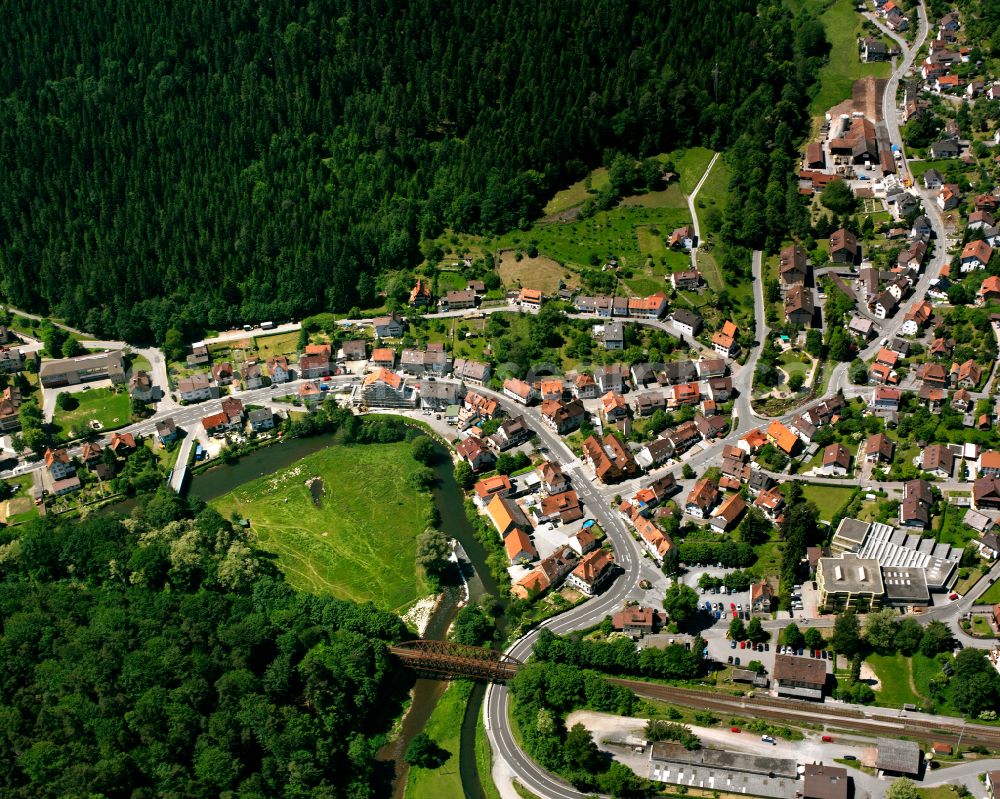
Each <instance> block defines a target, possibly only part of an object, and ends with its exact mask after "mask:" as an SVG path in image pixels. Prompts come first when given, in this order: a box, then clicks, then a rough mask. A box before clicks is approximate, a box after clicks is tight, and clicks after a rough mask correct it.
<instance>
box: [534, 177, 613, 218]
mask: <svg viewBox="0 0 1000 799" xmlns="http://www.w3.org/2000/svg"><path fill="white" fill-rule="evenodd" d="M607 185H608V170H607V169H605V168H604V167H601V168H600V169H595V170H594V171H593V172H591V173H590V189H591V191H592V192H593V194H596V193H597V192H599V191H600V190H601V189H603V188H604V187H605V186H607ZM591 191H588V190H587V178H584V179H583V180H578V181H577V182H576V183H574V184H573V185H571V186H568V187H567V188H565V189H563V190H562V191H559V192H556V194H555V196H554V197H553V198H552V199H551V200H549V201H548V203H547V204H546V205H545V208H544V209H542V210H543V212H544V213H545V215H546V216H548V215H549V214H559V213H562V212H563V211H566V210H567V209H569V208H572V207H573V206H575V205H579V204H580V203H582V202H584V201H585V200H587V199H588V198H590V197H591V196H592V194H591Z"/></svg>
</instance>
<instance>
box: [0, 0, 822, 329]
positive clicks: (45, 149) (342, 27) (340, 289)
mask: <svg viewBox="0 0 1000 799" xmlns="http://www.w3.org/2000/svg"><path fill="white" fill-rule="evenodd" d="M808 22H809V21H806V22H802V24H797V25H793V24H792V21H791V19H790V18H789V12H787V11H786V10H784V9H782V8H781V6H780V4H779V3H777V2H773V3H772V4H771V5H767V4H766V3H764V4H759V3H758V2H756V0H670V2H662V0H630V1H629V2H622V0H566V2H558V3H553V2H549V0H444V2H438V0H409V2H391V1H390V0H375V2H363V3H362V2H352V0H310V2H292V1H291V0H268V2H262V1H261V0H221V2H217V3H204V2H194V0H178V2H173V3H166V4H164V3H151V2H138V3H137V2H124V0H75V1H74V2H73V3H71V4H69V5H67V4H52V3H38V2H34V1H33V0H11V2H8V3H5V4H4V5H3V8H2V9H0V296H2V298H3V299H5V300H6V301H8V302H10V303H12V304H15V305H16V306H19V307H23V308H27V309H32V310H36V311H46V312H51V313H54V314H57V315H59V316H62V317H64V318H66V319H68V320H71V321H73V322H75V323H77V324H79V325H82V326H85V327H86V328H87V329H90V330H94V331H97V332H101V333H104V334H109V335H116V336H120V337H123V338H127V339H129V340H133V341H143V340H150V339H151V340H155V341H160V342H162V341H163V340H164V337H165V333H166V331H167V330H168V329H169V328H171V327H176V328H178V329H179V330H181V331H182V332H183V333H184V334H185V335H190V334H194V333H196V332H197V331H199V330H202V329H204V328H205V327H220V326H223V325H226V324H231V323H237V322H244V321H259V320H261V319H265V318H275V319H282V318H289V317H296V316H301V315H304V314H306V313H310V312H314V311H317V310H331V309H332V310H346V309H347V308H349V307H351V306H353V305H357V304H360V305H365V304H366V303H370V302H372V301H373V299H374V294H375V291H376V287H377V276H378V275H379V274H380V273H381V272H383V271H384V270H387V269H390V268H399V267H402V266H406V265H408V264H412V263H413V262H414V261H415V260H418V259H419V249H418V245H419V242H420V240H421V238H422V237H424V236H429V235H434V234H437V233H439V232H440V231H441V230H442V229H443V228H445V227H451V228H454V229H459V230H465V231H483V232H488V231H500V230H506V229H510V228H512V227H514V226H518V225H523V224H525V223H526V221H527V220H530V219H531V218H532V217H535V216H536V215H537V213H538V211H539V209H540V207H541V205H542V204H543V203H544V199H545V198H546V197H547V196H548V195H549V194H550V193H551V191H552V190H553V189H554V188H556V187H558V186H559V185H562V184H564V183H565V182H566V181H567V180H569V179H573V178H578V177H580V176H581V175H582V174H583V173H584V172H585V170H586V169H587V168H588V167H592V166H595V165H598V164H599V163H602V162H609V161H610V159H611V158H612V157H614V155H615V154H616V153H618V152H625V153H628V154H630V155H633V156H636V157H644V156H648V155H651V154H655V153H657V152H661V151H665V150H669V149H671V148H674V147H677V146H684V145H689V144H694V143H702V144H706V145H708V146H710V147H714V148H721V147H725V146H728V145H731V144H733V143H738V142H742V146H741V147H740V148H738V154H737V165H738V166H740V167H741V169H740V172H739V175H738V178H737V182H738V184H739V185H738V188H740V189H741V192H740V195H739V197H738V202H737V207H738V208H739V209H743V208H744V206H746V207H747V209H748V213H746V214H743V213H739V214H736V213H734V215H733V217H732V219H731V220H730V224H729V226H728V235H729V237H730V239H731V240H733V241H737V242H741V243H746V244H760V243H762V242H763V241H764V240H765V238H768V237H770V238H768V240H769V241H772V242H773V240H774V236H775V235H777V234H780V232H781V230H782V229H784V228H786V227H787V226H788V225H790V224H791V225H793V224H795V215H796V214H797V213H798V212H797V210H796V209H795V208H794V207H793V206H794V205H795V203H791V202H788V198H789V197H790V196H791V195H790V194H789V192H790V188H789V185H790V184H789V182H788V174H787V172H786V171H784V170H785V169H786V167H787V165H788V159H789V158H791V157H792V156H793V155H794V153H793V151H792V147H793V139H794V137H795V136H796V135H797V133H798V132H799V131H800V130H801V128H802V122H803V118H802V115H803V111H802V109H803V108H804V107H805V103H804V101H803V97H804V96H805V93H806V91H807V89H808V87H809V85H810V84H811V83H812V79H813V76H814V74H815V66H816V63H818V60H819V57H821V56H822V55H823V53H824V52H825V46H826V43H825V39H824V37H823V35H822V28H821V27H819V26H818V23H816V22H815V21H812V24H808ZM817 28H818V33H817ZM772 148H773V154H774V155H775V157H774V158H771V157H769V155H768V150H771V149H772ZM744 164H745V165H746V167H747V168H746V169H745V170H744V169H743V168H742V167H743V165H744ZM743 190H745V191H743ZM775 226H777V227H775Z"/></svg>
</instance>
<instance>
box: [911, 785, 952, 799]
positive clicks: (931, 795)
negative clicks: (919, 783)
mask: <svg viewBox="0 0 1000 799" xmlns="http://www.w3.org/2000/svg"><path fill="white" fill-rule="evenodd" d="M917 794H918V795H919V796H920V797H921V799H959V797H960V796H961V794H960V793H959V792H958V788H956V787H955V786H954V785H938V786H936V787H934V788H917Z"/></svg>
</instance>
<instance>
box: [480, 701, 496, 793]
mask: <svg viewBox="0 0 1000 799" xmlns="http://www.w3.org/2000/svg"><path fill="white" fill-rule="evenodd" d="M476 771H477V772H479V784H480V785H482V786H483V793H484V794H485V795H486V799H500V791H499V790H497V786H496V784H495V783H494V782H493V750H492V749H490V742H489V739H488V738H487V737H486V727H485V726H483V717H482V714H480V716H479V721H478V723H477V724H476Z"/></svg>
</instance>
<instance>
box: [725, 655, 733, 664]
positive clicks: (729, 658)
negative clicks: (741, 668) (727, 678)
mask: <svg viewBox="0 0 1000 799" xmlns="http://www.w3.org/2000/svg"><path fill="white" fill-rule="evenodd" d="M726 661H727V662H728V663H729V665H730V666H732V665H733V656H732V655H730V656H729V657H728V658H726Z"/></svg>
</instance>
